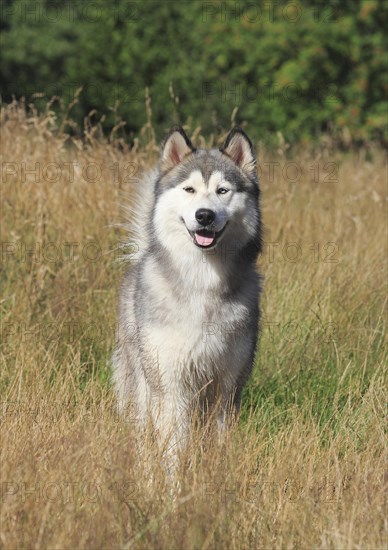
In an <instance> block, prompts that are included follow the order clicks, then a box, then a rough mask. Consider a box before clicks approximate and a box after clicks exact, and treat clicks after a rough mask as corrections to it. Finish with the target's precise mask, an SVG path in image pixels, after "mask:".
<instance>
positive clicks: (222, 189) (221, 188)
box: [217, 187, 229, 195]
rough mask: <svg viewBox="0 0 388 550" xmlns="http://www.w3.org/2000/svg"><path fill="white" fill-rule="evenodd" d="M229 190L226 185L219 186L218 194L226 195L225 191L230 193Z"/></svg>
mask: <svg viewBox="0 0 388 550" xmlns="http://www.w3.org/2000/svg"><path fill="white" fill-rule="evenodd" d="M228 192H229V189H226V188H225V187H219V188H218V189H217V194H218V195H225V193H228Z"/></svg>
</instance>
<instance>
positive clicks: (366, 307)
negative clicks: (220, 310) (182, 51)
mask: <svg viewBox="0 0 388 550" xmlns="http://www.w3.org/2000/svg"><path fill="white" fill-rule="evenodd" d="M189 130H190V129H189ZM248 131H249V129H248ZM192 133H193V132H192ZM220 137H222V136H220ZM194 138H195V140H196V141H197V142H198V143H200V144H202V145H203V144H207V145H209V144H213V143H217V140H216V139H215V138H214V137H212V138H211V139H208V140H207V141H206V140H205V138H204V137H203V136H201V135H200V130H199V129H198V130H197V131H195V136H194ZM1 145H2V147H1V149H2V150H1V155H2V208H1V209H2V215H1V235H2V267H1V288H2V297H1V318H2V319H1V329H2V344H1V376H0V390H1V457H0V460H1V462H0V464H1V467H0V468H1V480H0V481H1V534H0V537H1V538H0V541H1V542H0V544H1V547H2V548H7V549H10V548H15V549H16V548H17V549H20V548H36V549H40V548H50V549H63V548H73V549H74V548H77V549H78V548H87V549H91V548H136V549H137V548H144V549H149V548H166V549H170V548H185V549H191V548H202V549H207V548H239V549H246V548H255V549H256V548H266V549H267V548H268V549H272V548H306V549H307V548H321V549H327V548H343V549H366V548H370V549H377V548H386V546H387V538H386V537H387V531H386V529H387V523H386V521H387V519H386V507H385V490H386V477H385V478H384V467H385V466H386V462H385V461H386V458H387V456H386V440H384V401H385V400H386V395H387V393H386V371H385V370H384V369H385V363H384V360H385V353H386V340H384V338H385V332H384V331H385V319H386V317H385V310H384V308H385V305H386V301H385V300H386V296H385V290H386V287H385V284H386V279H385V277H386V275H387V272H386V267H387V266H386V253H387V250H386V244H387V243H386V223H385V218H384V215H385V204H386V203H385V195H386V167H385V159H384V155H383V153H382V152H381V151H378V150H368V151H362V152H359V153H347V154H340V153H338V152H335V151H332V150H330V148H329V147H323V146H322V147H320V148H319V149H317V150H316V151H315V152H313V151H312V150H311V151H306V150H302V151H297V150H293V148H292V147H291V148H289V149H287V147H286V145H285V144H284V143H281V142H280V145H279V150H278V151H275V152H271V153H270V152H267V151H265V150H262V148H260V147H259V151H258V154H259V164H260V170H261V179H262V190H263V194H262V204H263V217H264V223H265V226H266V233H265V241H266V247H265V252H264V254H263V256H262V258H261V260H260V269H261V271H262V273H263V275H264V296H263V304H262V309H263V325H262V337H261V346H260V351H259V354H258V358H257V364H256V366H255V370H254V374H253V376H252V380H251V381H250V384H249V386H248V388H247V391H246V392H245V394H244V402H243V407H242V413H241V418H240V421H239V423H238V425H237V426H235V427H234V428H233V429H231V430H230V432H229V433H228V434H227V438H226V441H225V442H224V443H223V444H222V445H219V444H217V442H213V441H211V442H209V445H208V446H207V447H206V450H202V451H200V445H199V443H198V441H199V437H200V434H194V435H193V440H192V442H191V444H190V445H189V446H188V448H187V450H186V455H187V456H186V458H187V459H190V460H184V458H185V457H183V459H182V462H181V465H180V467H179V468H178V472H177V478H178V481H179V483H178V485H177V487H175V488H171V479H169V477H168V476H166V473H165V471H164V469H163V466H162V455H161V451H160V450H158V449H157V448H155V447H154V446H153V444H152V441H151V440H150V441H149V442H146V443H145V446H146V449H147V451H146V454H142V455H141V458H139V454H138V452H137V440H136V437H135V431H136V430H135V429H134V428H135V425H136V422H135V420H136V418H131V417H129V418H127V419H126V420H127V421H125V419H123V418H120V417H118V416H117V414H116V412H115V404H114V397H113V393H112V389H111V387H110V383H109V366H108V362H109V357H110V353H111V350H112V347H113V343H114V338H115V330H114V327H115V315H116V300H117V289H118V286H119V281H120V277H121V276H122V273H123V270H124V266H123V264H122V263H121V262H119V261H117V259H118V258H119V257H120V254H121V251H120V248H119V243H120V242H121V241H122V240H123V239H124V238H125V231H124V229H123V227H122V226H121V225H120V224H125V223H126V219H125V212H123V210H122V205H125V203H126V202H130V200H131V194H132V193H133V189H134V185H135V183H134V182H135V178H134V176H136V175H137V174H138V172H140V171H141V170H142V169H144V168H146V167H147V166H149V165H151V164H152V163H153V162H154V160H155V155H156V154H157V147H156V145H155V140H154V136H153V133H152V127H151V126H150V125H148V126H147V127H145V129H144V132H143V135H141V136H140V140H137V141H136V143H135V146H134V147H133V148H132V149H129V148H128V147H126V146H125V144H124V143H123V142H122V141H121V140H120V139H118V138H117V134H116V133H115V132H113V133H112V135H111V136H110V138H104V137H103V136H102V135H101V134H100V133H99V130H98V127H94V128H93V127H92V126H90V125H89V124H86V127H85V134H84V136H83V138H82V139H81V138H76V137H70V136H69V135H67V134H66V133H65V132H64V131H63V129H62V130H61V129H59V130H58V129H57V128H56V119H55V116H54V114H53V112H52V111H51V110H50V107H48V110H47V113H46V114H45V115H38V114H37V113H34V112H33V111H28V112H27V111H26V109H25V108H24V106H23V105H17V104H13V105H11V106H7V107H4V108H3V109H2V112H1ZM69 163H70V164H69ZM31 170H34V171H35V173H32V172H29V171H31Z"/></svg>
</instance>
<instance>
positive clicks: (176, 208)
mask: <svg viewBox="0 0 388 550" xmlns="http://www.w3.org/2000/svg"><path fill="white" fill-rule="evenodd" d="M159 168H160V179H159V181H158V185H157V201H156V205H155V212H154V230H155V232H156V237H157V238H158V240H159V241H160V242H161V244H162V245H163V246H165V247H166V248H167V249H169V250H170V251H172V252H175V253H177V254H179V253H185V252H186V251H187V248H188V247H193V249H195V248H200V249H214V248H217V246H218V245H219V243H220V242H221V241H223V240H227V239H228V240H229V242H233V245H234V246H236V245H237V246H239V247H244V246H245V245H246V244H247V243H248V242H250V241H252V240H254V239H255V237H257V234H258V226H259V211H258V195H259V187H258V181H257V176H256V160H255V155H254V150H253V147H252V143H251V141H250V140H249V138H248V137H247V136H246V134H245V133H244V132H243V131H242V130H241V129H239V128H235V129H233V130H232V131H231V132H230V133H229V135H228V136H227V138H226V140H225V143H224V145H223V146H222V147H221V148H220V149H219V150H218V149H210V150H205V149H195V147H194V146H193V145H192V143H191V141H190V140H189V138H188V137H187V135H186V134H185V132H184V131H183V129H182V128H180V127H176V128H174V129H173V130H172V131H171V132H170V134H169V135H168V136H167V137H166V139H165V141H164V143H163V146H162V151H161V158H160V164H159Z"/></svg>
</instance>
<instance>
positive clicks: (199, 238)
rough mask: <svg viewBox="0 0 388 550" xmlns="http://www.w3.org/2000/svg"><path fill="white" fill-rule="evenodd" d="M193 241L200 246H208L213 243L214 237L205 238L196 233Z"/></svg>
mask: <svg viewBox="0 0 388 550" xmlns="http://www.w3.org/2000/svg"><path fill="white" fill-rule="evenodd" d="M195 240H196V241H197V243H198V244H199V245H200V246H210V245H211V244H212V242H213V241H214V237H205V236H204V235H200V234H199V233H196V234H195Z"/></svg>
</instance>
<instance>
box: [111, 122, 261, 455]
mask: <svg viewBox="0 0 388 550" xmlns="http://www.w3.org/2000/svg"><path fill="white" fill-rule="evenodd" d="M137 191H138V193H137V194H138V204H137V206H136V207H135V208H134V220H133V224H134V230H135V237H134V242H135V243H136V246H137V250H138V253H137V257H136V259H135V260H134V261H132V262H131V263H130V265H129V269H128V271H127V272H126V274H125V276H124V280H123V283H122V286H121V292H120V298H119V314H118V317H119V321H118V339H117V340H118V341H117V345H116V349H115V351H114V356H113V382H114V387H115V390H116V394H117V400H118V407H119V409H120V410H121V411H123V410H124V409H125V408H126V407H131V411H135V415H136V420H138V421H139V422H140V424H141V425H143V426H145V425H146V424H147V422H148V421H149V420H150V421H151V422H152V425H153V427H154V428H155V430H156V433H157V434H159V436H160V437H163V438H170V440H171V438H172V443H171V444H172V445H178V446H179V445H182V442H183V441H184V440H185V438H186V437H187V435H188V433H189V431H190V422H191V419H192V417H193V414H197V413H199V414H200V418H201V419H202V420H203V421H205V420H206V419H207V418H209V415H210V416H211V415H212V414H213V415H214V418H215V419H216V422H215V423H214V425H215V426H218V429H219V431H220V432H221V433H222V432H223V431H224V430H225V426H226V425H227V423H228V418H232V417H234V416H235V415H236V414H237V413H238V410H239V407H240V402H241V393H242V390H243V387H244V385H245V383H246V382H247V380H248V377H249V376H250V374H251V371H252V368H253V363H254V357H255V350H256V346H257V340H258V333H259V297H260V292H261V290H260V276H259V274H258V272H257V269H256V260H257V257H258V255H259V254H260V252H261V249H262V223H261V215H260V208H259V198H260V189H259V181H258V177H257V171H256V159H255V153H254V148H253V146H252V143H251V141H250V139H249V138H248V137H247V135H246V134H245V133H244V132H243V130H241V129H240V128H234V129H232V130H231V131H230V133H229V134H228V136H227V138H226V140H225V143H224V144H223V146H222V147H221V148H220V149H197V148H195V147H194V146H193V144H192V143H191V141H190V139H189V138H188V136H187V135H186V133H185V132H184V130H183V129H182V128H181V127H174V128H173V129H172V130H171V131H170V133H169V134H168V136H167V137H166V138H165V140H164V143H163V144H162V148H161V155H160V159H159V163H158V165H157V168H156V169H154V170H151V171H150V172H148V173H147V174H145V176H144V177H143V179H142V180H140V181H139V182H138V189H137Z"/></svg>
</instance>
